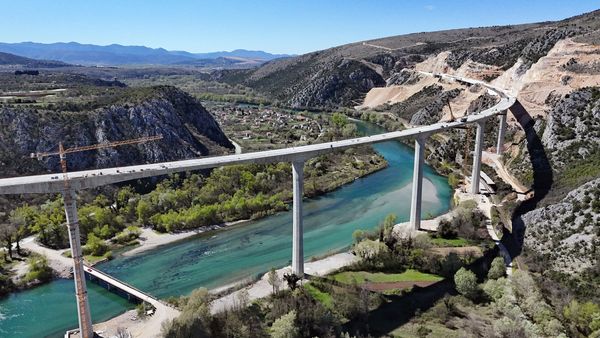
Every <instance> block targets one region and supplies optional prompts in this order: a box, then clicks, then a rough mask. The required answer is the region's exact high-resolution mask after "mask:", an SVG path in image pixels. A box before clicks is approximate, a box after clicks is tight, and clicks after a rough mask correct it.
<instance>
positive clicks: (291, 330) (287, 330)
mask: <svg viewBox="0 0 600 338" xmlns="http://www.w3.org/2000/svg"><path fill="white" fill-rule="evenodd" d="M295 321H296V311H290V312H289V313H287V314H285V315H283V316H281V317H279V318H277V320H275V321H274V322H273V325H272V326H271V330H270V331H271V337H273V338H296V337H298V335H299V332H298V328H297V327H296V325H295Z"/></svg>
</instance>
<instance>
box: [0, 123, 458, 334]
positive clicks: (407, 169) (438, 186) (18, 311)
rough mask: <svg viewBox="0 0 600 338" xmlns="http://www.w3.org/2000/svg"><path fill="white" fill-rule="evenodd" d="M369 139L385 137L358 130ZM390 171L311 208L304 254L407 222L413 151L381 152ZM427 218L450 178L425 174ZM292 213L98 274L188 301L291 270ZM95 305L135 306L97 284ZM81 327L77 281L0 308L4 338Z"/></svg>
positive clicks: (441, 202) (442, 207) (442, 204)
mask: <svg viewBox="0 0 600 338" xmlns="http://www.w3.org/2000/svg"><path fill="white" fill-rule="evenodd" d="M357 124H358V127H359V131H360V132H361V133H363V134H365V135H373V134H378V133H382V132H384V131H383V130H382V129H381V128H379V127H376V126H373V125H370V124H366V123H362V122H357ZM374 148H375V150H376V151H377V152H378V153H380V154H381V155H382V156H383V157H385V159H386V160H387V161H388V163H389V166H388V167H387V168H385V169H383V170H381V171H378V172H376V173H373V174H371V175H369V176H367V177H364V178H361V179H358V180H356V181H354V182H353V183H351V184H348V185H346V186H344V187H342V188H340V189H337V190H335V191H333V192H330V193H328V194H326V195H324V196H321V197H318V198H312V199H308V200H305V201H304V254H305V258H306V259H309V258H310V257H314V256H321V255H324V254H327V253H330V252H335V251H339V250H343V249H345V248H348V247H349V245H350V244H351V242H352V233H353V232H354V230H356V229H373V228H375V227H376V226H377V224H378V223H379V222H381V221H382V220H383V218H385V216H386V215H388V214H390V213H394V214H396V215H397V216H398V220H399V221H405V220H408V215H409V211H410V196H411V184H412V172H413V150H412V149H411V148H409V147H407V146H405V145H403V144H401V143H400V142H396V141H390V142H385V143H380V144H376V145H374ZM424 178H425V179H426V180H428V181H429V183H428V184H426V186H428V187H429V189H428V190H429V191H424V193H423V196H424V199H423V208H422V210H423V216H427V215H431V216H436V215H439V214H441V213H443V212H445V211H446V210H448V208H449V207H450V201H451V196H452V191H451V189H450V187H449V186H448V182H447V179H446V178H445V177H442V176H439V175H437V174H436V173H435V172H434V171H433V170H432V169H431V168H430V167H428V166H426V167H425V168H424ZM291 223H292V217H291V212H290V211H288V212H281V213H278V214H275V215H272V216H269V217H266V218H263V219H260V220H257V221H253V222H248V223H244V224H242V225H239V226H234V227H231V228H228V229H225V230H222V231H218V232H215V233H212V234H208V235H199V236H195V237H192V238H189V239H186V240H184V241H180V242H176V243H172V244H170V245H167V246H163V247H160V248H158V249H155V250H151V251H148V252H145V253H142V254H140V255H136V256H133V257H123V256H118V257H117V258H115V259H114V260H112V261H110V262H107V263H104V264H101V265H99V266H98V268H99V269H101V270H103V271H105V272H107V273H109V274H111V275H113V276H115V277H117V278H119V279H121V280H123V281H126V282H128V283H130V284H132V285H134V286H136V287H138V288H140V289H142V290H144V291H147V292H149V293H151V294H153V295H155V296H158V297H161V298H164V297H168V296H177V295H185V294H188V293H189V292H191V291H192V290H193V289H195V288H198V287H207V288H214V287H217V286H220V285H224V284H228V283H231V282H234V281H237V280H240V279H243V278H247V277H251V276H256V275H258V274H260V273H264V272H266V271H268V270H269V269H270V268H272V267H282V266H285V265H288V264H289V263H290V259H291V248H292V241H291V239H292V226H291ZM88 285H89V288H90V293H89V295H90V302H91V305H90V306H91V310H92V318H93V320H94V322H101V321H103V320H106V319H108V318H110V317H113V316H116V315H118V314H120V313H122V312H124V311H125V310H127V309H129V308H132V307H133V306H132V305H131V304H129V303H127V301H125V300H124V299H122V298H121V297H119V296H117V295H115V294H112V293H110V292H108V291H106V290H104V289H102V288H100V287H99V286H97V285H94V284H93V283H88ZM76 326H77V313H76V308H75V295H74V286H73V281H72V280H56V281H53V282H51V283H49V284H46V285H43V286H40V287H37V288H34V289H31V290H27V291H23V292H19V293H14V294H12V295H10V296H8V297H6V298H4V299H2V300H0V336H1V337H43V336H50V337H61V336H62V334H64V332H65V331H66V330H67V329H70V328H74V327H76Z"/></svg>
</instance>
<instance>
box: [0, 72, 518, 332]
mask: <svg viewBox="0 0 600 338" xmlns="http://www.w3.org/2000/svg"><path fill="white" fill-rule="evenodd" d="M421 73H422V74H423V75H426V76H434V77H437V78H440V79H445V80H447V81H456V82H459V83H462V84H467V85H481V86H483V87H484V88H487V90H488V93H489V94H491V95H494V96H496V97H498V98H499V99H500V100H499V102H498V103H497V104H496V105H494V106H493V107H491V108H488V109H486V110H484V111H481V112H479V113H477V114H471V115H468V116H465V117H462V118H460V119H457V120H455V121H448V122H438V123H435V124H432V125H428V126H421V127H416V128H411V129H406V130H402V131H395V132H389V133H384V134H380V135H373V136H365V137H358V138H353V139H347V140H341V141H334V142H327V143H320V144H313V145H306V146H299V147H291V148H285V149H276V150H268V151H259V152H253V153H244V154H235V155H226V156H217V157H208V158H200V159H193V160H183V161H173V162H163V163H155V164H144V165H135V166H127V167H119V168H108V169H96V170H86V171H78V172H69V173H67V174H62V173H61V174H47V175H36V176H27V177H14V178H5V179H0V194H36V193H62V194H63V196H65V197H66V198H65V201H69V202H68V203H66V204H65V213H66V216H67V225H68V228H69V239H70V243H71V251H72V257H73V266H74V269H73V273H74V275H75V284H76V298H77V309H78V317H79V327H80V331H81V336H82V337H84V338H91V337H93V330H92V321H91V316H90V311H89V302H88V299H87V289H86V285H85V278H82V277H84V268H87V267H84V265H83V258H82V254H81V243H80V236H79V227H78V219H77V207H76V202H75V201H76V196H77V191H79V190H83V189H90V188H95V187H99V186H103V185H108V184H114V183H119V182H124V181H130V180H135V179H140V178H147V177H153V176H160V175H167V174H172V173H177V172H185V171H192V170H201V169H209V168H215V167H221V166H227V165H234V164H244V163H273V162H290V163H291V164H292V177H293V202H292V203H293V206H292V228H293V231H292V233H293V238H292V271H293V273H295V274H296V275H298V276H303V275H304V259H303V257H304V244H303V222H302V196H303V190H304V186H303V185H304V180H303V177H304V172H303V170H304V162H305V161H307V160H308V159H310V158H312V157H315V156H319V155H322V154H326V153H330V152H333V151H336V150H341V149H346V148H350V147H356V146H360V145H367V144H375V143H380V142H385V141H390V140H399V139H406V138H414V140H415V160H414V173H413V185H412V198H411V211H410V223H411V226H412V228H413V229H416V230H418V229H419V228H420V225H421V203H422V190H423V165H424V162H425V157H424V156H425V144H426V141H427V138H428V137H429V136H431V135H433V134H436V133H440V132H443V131H445V130H450V129H453V128H458V127H463V126H465V125H469V124H475V125H476V127H477V134H476V141H475V151H474V156H473V170H472V174H471V193H472V194H478V193H479V186H480V172H481V158H482V151H483V137H484V127H485V123H486V121H487V120H488V119H490V118H493V117H499V122H500V125H499V130H498V139H497V147H496V149H497V153H498V154H501V153H502V151H503V145H504V134H505V131H506V122H507V121H506V111H507V110H508V109H510V108H511V107H513V105H514V104H515V102H516V99H515V98H514V97H511V96H509V95H508V94H507V93H506V92H505V91H503V90H502V89H499V88H496V87H494V86H492V85H490V84H487V83H485V82H483V81H479V80H473V79H467V78H462V77H457V76H452V75H448V74H436V73H426V72H421ZM65 180H68V181H69V185H68V187H69V188H68V190H66V188H65V184H64V182H65ZM92 271H94V270H92ZM96 271H97V270H96ZM97 276H102V277H98V278H108V277H107V275H105V274H102V273H100V272H97ZM78 281H80V282H78ZM113 282H114V283H117V281H116V280H114V279H113ZM79 283H81V285H79ZM118 283H121V284H122V285H123V286H124V287H127V285H126V284H124V283H122V282H118ZM130 291H132V292H134V290H132V289H131V290H130ZM141 296H143V295H141ZM151 304H152V303H151Z"/></svg>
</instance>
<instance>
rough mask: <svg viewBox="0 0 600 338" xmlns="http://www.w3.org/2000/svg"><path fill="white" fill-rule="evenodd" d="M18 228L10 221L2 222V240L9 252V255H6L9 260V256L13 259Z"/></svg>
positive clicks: (0, 231)
mask: <svg viewBox="0 0 600 338" xmlns="http://www.w3.org/2000/svg"><path fill="white" fill-rule="evenodd" d="M16 232H17V229H16V228H15V227H14V226H13V225H12V224H10V223H8V222H2V223H0V241H2V243H3V244H4V247H5V248H6V251H7V252H8V257H6V256H4V258H5V260H6V261H8V259H7V258H10V259H11V260H12V259H13V251H12V245H13V239H14V236H15V233H16Z"/></svg>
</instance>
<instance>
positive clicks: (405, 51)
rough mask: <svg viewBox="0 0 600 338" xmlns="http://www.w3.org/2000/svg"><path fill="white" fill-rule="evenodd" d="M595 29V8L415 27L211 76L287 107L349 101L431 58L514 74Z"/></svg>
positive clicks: (442, 66)
mask: <svg viewBox="0 0 600 338" xmlns="http://www.w3.org/2000/svg"><path fill="white" fill-rule="evenodd" d="M598 28H600V12H598V11H596V12H592V13H588V14H585V15H581V16H577V17H573V18H569V19H565V20H562V21H557V22H543V23H535V24H527V25H515V26H494V27H481V28H467V29H455V30H448V31H439V32H430V33H415V34H408V35H402V36H394V37H388V38H382V39H377V40H371V41H365V42H357V43H353V44H348V45H343V46H339V47H334V48H330V49H327V50H323V51H317V52H313V53H309V54H305V55H301V56H298V57H293V58H288V59H281V60H274V61H271V62H268V63H266V64H265V65H263V66H261V67H259V68H258V69H252V70H246V71H224V72H219V73H217V74H215V79H218V80H219V81H224V82H228V83H234V84H235V83H242V84H244V85H247V86H250V87H252V88H254V89H256V90H258V91H261V92H263V93H264V94H266V95H270V96H271V98H272V99H274V100H277V101H279V102H281V103H283V104H286V105H289V106H292V107H321V108H335V107H338V106H340V105H342V106H354V105H357V102H360V101H362V99H363V98H364V96H365V94H366V93H367V92H368V91H369V90H370V89H371V88H373V87H383V86H385V83H386V80H388V79H390V77H391V76H392V75H393V74H394V73H397V72H399V71H401V70H402V69H403V68H407V67H412V66H414V65H415V64H417V63H420V62H422V61H424V60H426V59H429V58H431V60H429V61H430V64H431V65H434V64H436V63H437V64H438V65H439V67H437V68H436V70H438V71H443V70H454V71H461V72H463V73H469V72H471V73H480V75H479V76H481V77H484V78H486V79H493V78H495V77H497V76H498V75H500V74H501V73H502V72H504V71H506V70H508V69H510V68H511V67H513V66H515V64H517V62H519V64H518V65H517V66H516V67H515V69H514V72H515V73H519V74H522V73H524V72H526V71H527V70H528V69H529V68H530V67H531V66H532V65H533V64H534V63H536V62H537V61H538V60H539V59H540V58H541V57H543V56H545V55H546V54H547V53H548V52H549V51H550V50H551V49H552V48H553V47H554V45H555V44H556V43H557V42H558V41H560V40H563V39H565V38H568V37H574V36H578V37H579V38H588V39H589V38H590V37H589V34H595V33H594V32H595V31H596V30H597V29H598ZM433 57H437V59H436V58H433ZM434 68H435V67H434ZM480 70H485V71H487V73H484V74H482V73H481V72H478V71H480Z"/></svg>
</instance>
